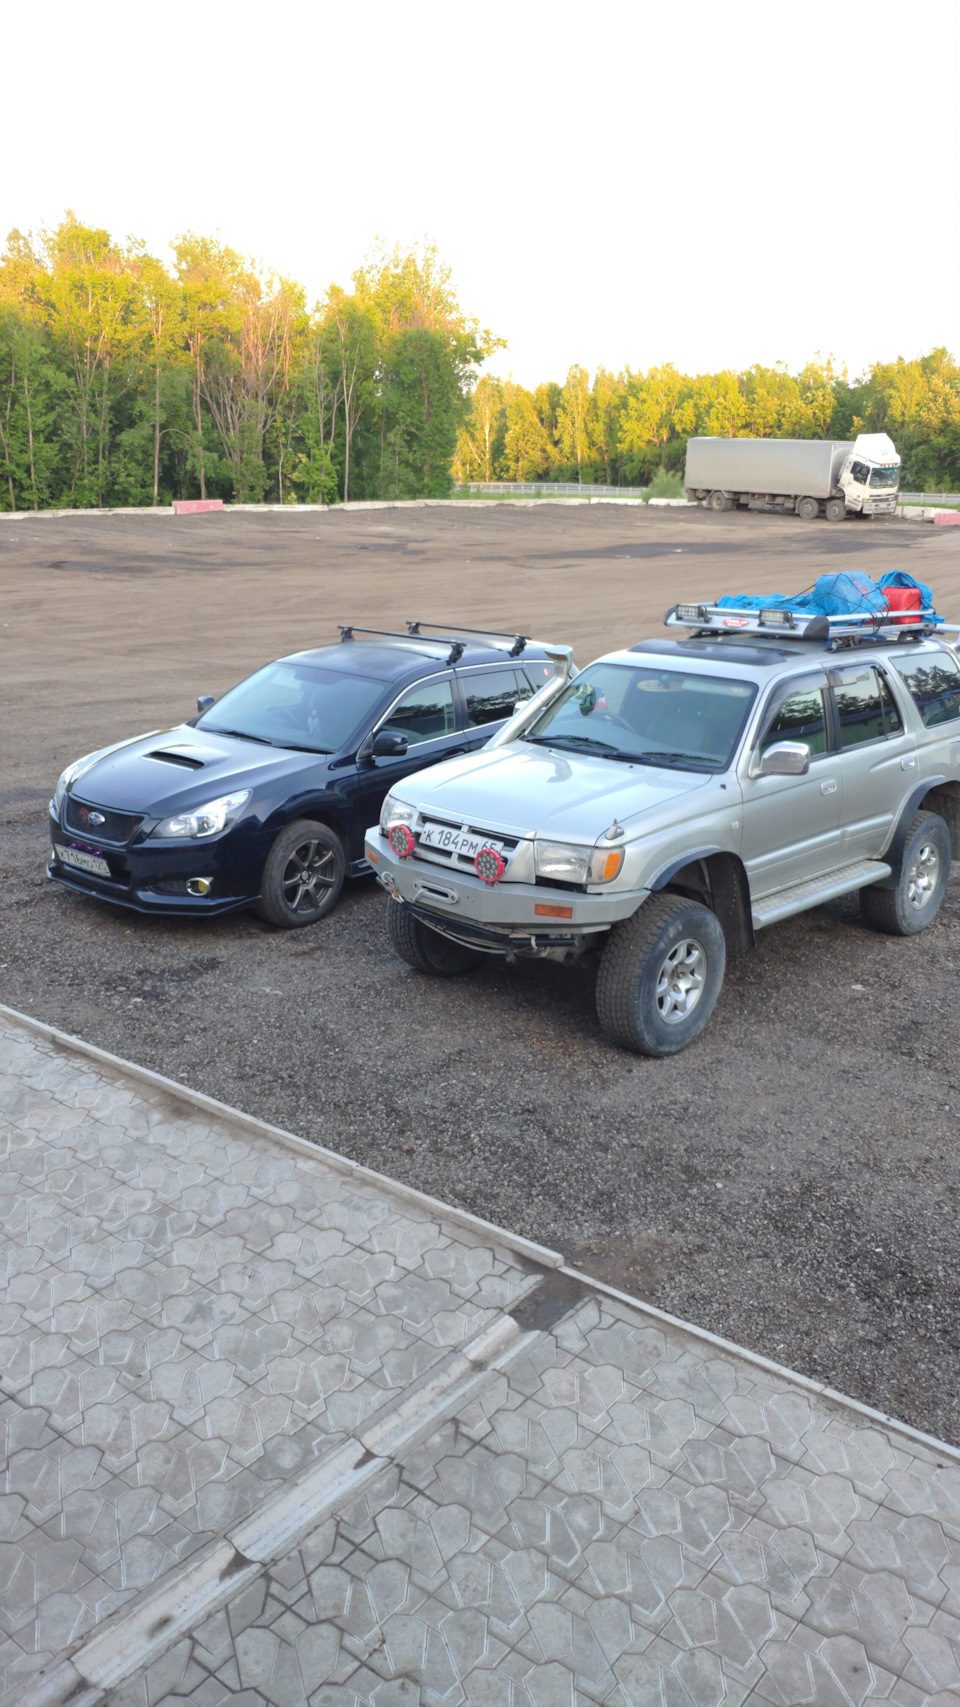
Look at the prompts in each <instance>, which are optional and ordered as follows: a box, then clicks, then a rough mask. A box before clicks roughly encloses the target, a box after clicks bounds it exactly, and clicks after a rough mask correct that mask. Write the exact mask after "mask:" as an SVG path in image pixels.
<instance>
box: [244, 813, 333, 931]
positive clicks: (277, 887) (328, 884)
mask: <svg viewBox="0 0 960 1707" xmlns="http://www.w3.org/2000/svg"><path fill="white" fill-rule="evenodd" d="M310 849H312V850H313V852H312V854H309V855H308V857H307V859H306V860H304V859H303V858H301V855H302V854H304V853H305V852H306V851H307V850H310ZM298 859H299V860H300V864H301V865H303V866H304V868H305V871H306V873H307V878H309V873H310V870H311V869H313V868H314V867H315V870H314V883H313V888H312V891H311V888H310V884H309V882H308V881H307V882H305V884H301V885H300V895H299V899H298V900H297V896H298V890H297V875H296V874H297V861H298ZM346 875H347V856H346V853H345V851H344V846H343V843H342V841H341V840H340V837H339V836H338V835H337V832H336V830H331V829H330V826H329V825H328V824H317V823H315V822H314V821H313V820H312V819H310V818H295V819H294V821H293V823H292V824H288V825H287V827H286V829H284V830H281V831H280V834H279V835H278V837H277V839H276V841H275V842H274V844H273V846H272V848H271V849H270V852H269V853H268V854H267V858H266V862H265V864H264V867H263V879H262V881H261V884H260V899H259V901H258V902H257V905H256V908H255V911H256V912H257V913H258V914H259V916H260V918H261V919H266V921H267V923H268V924H271V925H276V926H277V927H278V928H279V929H280V930H287V931H290V930H300V929H302V928H303V926H304V925H315V924H317V923H318V922H319V920H320V919H325V918H326V916H327V914H328V913H332V912H333V909H334V907H335V906H336V904H337V902H338V901H339V899H340V891H341V889H342V888H343V881H344V878H345V877H346ZM295 900H297V904H296V905H294V904H293V903H294V901H295Z"/></svg>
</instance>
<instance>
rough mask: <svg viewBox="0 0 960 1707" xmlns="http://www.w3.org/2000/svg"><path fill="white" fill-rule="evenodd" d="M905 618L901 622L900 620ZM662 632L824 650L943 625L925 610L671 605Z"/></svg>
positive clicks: (925, 632)
mask: <svg viewBox="0 0 960 1707" xmlns="http://www.w3.org/2000/svg"><path fill="white" fill-rule="evenodd" d="M905 618H906V620H905ZM663 620H664V622H665V624H666V626H667V628H691V629H694V630H695V631H696V633H697V634H701V635H707V634H719V635H724V634H727V635H729V634H763V635H767V636H769V637H770V638H771V639H774V638H776V639H779V640H814V641H818V642H819V643H820V644H821V645H826V646H827V648H828V650H831V651H832V650H834V649H835V648H836V647H838V646H856V645H859V644H863V643H869V642H871V641H875V640H894V641H910V640H924V639H926V638H927V637H928V636H929V635H931V634H934V633H936V632H937V630H938V629H939V628H941V627H942V626H943V624H940V623H938V622H937V617H936V612H935V611H933V610H930V609H928V608H926V607H924V608H923V609H921V610H916V611H910V612H908V613H907V612H905V613H904V615H903V616H898V617H890V618H886V617H884V616H882V615H881V614H880V613H879V612H876V611H865V612H863V613H862V614H858V615H856V616H820V615H818V614H814V615H811V614H810V612H809V611H792V610H761V609H757V610H739V609H736V608H735V607H733V606H730V605H709V604H702V605H694V604H689V605H671V607H670V609H669V610H668V611H667V614H666V616H665V617H664V619H663Z"/></svg>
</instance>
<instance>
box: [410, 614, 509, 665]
mask: <svg viewBox="0 0 960 1707" xmlns="http://www.w3.org/2000/svg"><path fill="white" fill-rule="evenodd" d="M424 623H426V625H427V627H428V628H439V629H440V630H441V632H442V633H444V634H478V635H480V636H481V637H482V638H483V639H484V640H511V641H512V642H513V644H512V646H511V647H510V652H509V656H510V657H511V658H519V656H520V654H521V652H522V651H523V649H524V647H525V646H526V644H527V641H528V640H529V638H530V636H529V635H528V634H504V633H502V632H501V630H500V629H497V628H466V627H464V625H463V623H462V622H428V621H427V618H426V617H420V618H419V619H418V621H416V622H408V623H407V632H408V634H413V635H419V633H420V630H421V628H422V626H423V624H424Z"/></svg>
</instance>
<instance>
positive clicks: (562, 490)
mask: <svg viewBox="0 0 960 1707" xmlns="http://www.w3.org/2000/svg"><path fill="white" fill-rule="evenodd" d="M647 490H648V489H647V487H646V486H593V485H588V484H587V482H586V481H584V483H583V485H582V486H581V485H580V484H579V483H578V482H577V481H576V480H466V481H461V482H460V484H459V485H457V486H455V487H454V491H455V492H481V493H485V494H487V496H489V497H491V498H645V497H646V495H647Z"/></svg>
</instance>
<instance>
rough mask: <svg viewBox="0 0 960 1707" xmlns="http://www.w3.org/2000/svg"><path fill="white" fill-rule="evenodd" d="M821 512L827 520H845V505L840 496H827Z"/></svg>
mask: <svg viewBox="0 0 960 1707" xmlns="http://www.w3.org/2000/svg"><path fill="white" fill-rule="evenodd" d="M823 513H824V515H825V516H826V518H827V521H828V522H845V521H846V519H847V506H846V504H845V503H844V501H843V499H842V498H828V499H827V501H826V503H825V504H824V506H823Z"/></svg>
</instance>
